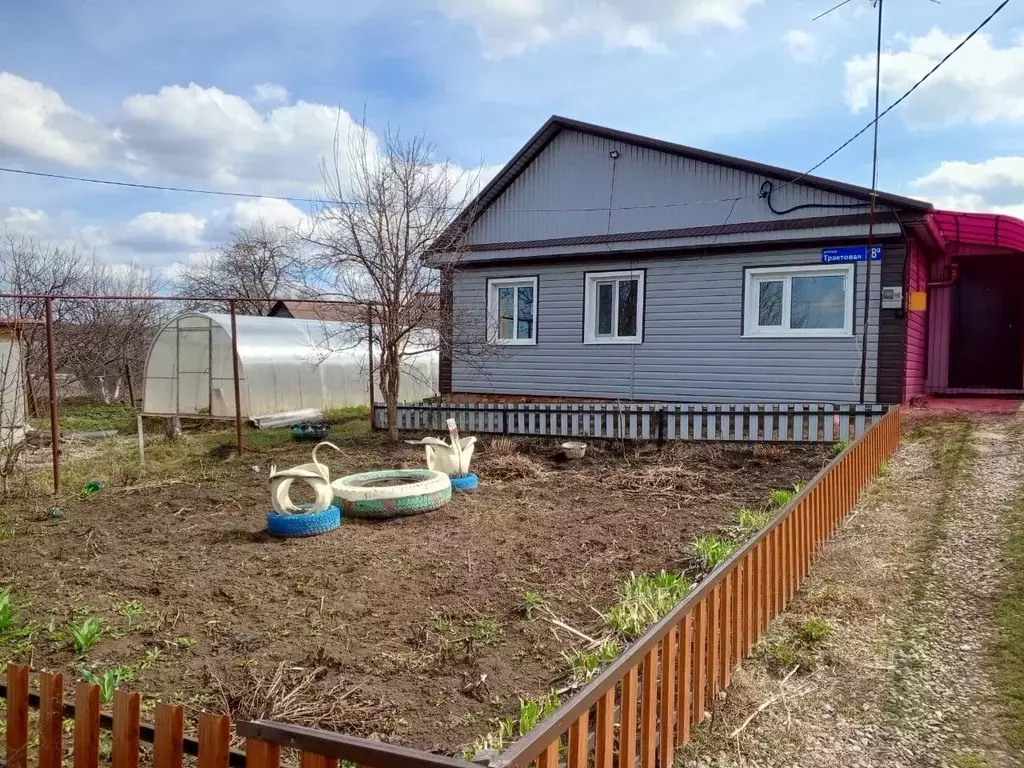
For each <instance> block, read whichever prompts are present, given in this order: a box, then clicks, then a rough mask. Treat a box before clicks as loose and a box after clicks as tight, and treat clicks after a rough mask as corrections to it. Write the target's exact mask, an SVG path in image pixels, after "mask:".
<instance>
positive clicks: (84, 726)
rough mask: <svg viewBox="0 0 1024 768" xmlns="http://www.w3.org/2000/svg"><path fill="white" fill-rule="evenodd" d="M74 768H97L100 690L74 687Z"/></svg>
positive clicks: (84, 684)
mask: <svg viewBox="0 0 1024 768" xmlns="http://www.w3.org/2000/svg"><path fill="white" fill-rule="evenodd" d="M74 760H75V768H97V766H98V765H99V762H100V689H99V686H96V685H89V684H88V683H78V685H76V686H75V758H74Z"/></svg>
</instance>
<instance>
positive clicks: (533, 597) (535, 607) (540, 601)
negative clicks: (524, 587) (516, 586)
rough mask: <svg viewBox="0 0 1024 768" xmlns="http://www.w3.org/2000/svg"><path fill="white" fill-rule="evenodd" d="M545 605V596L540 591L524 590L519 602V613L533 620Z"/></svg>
mask: <svg viewBox="0 0 1024 768" xmlns="http://www.w3.org/2000/svg"><path fill="white" fill-rule="evenodd" d="M544 605H545V601H544V597H543V596H542V595H541V594H540V593H539V592H530V591H526V592H523V597H522V600H521V601H520V603H519V613H521V614H522V615H523V617H524V618H526V619H530V620H532V619H533V618H534V617H535V616H536V615H537V612H538V611H540V609H541V608H543V607H544Z"/></svg>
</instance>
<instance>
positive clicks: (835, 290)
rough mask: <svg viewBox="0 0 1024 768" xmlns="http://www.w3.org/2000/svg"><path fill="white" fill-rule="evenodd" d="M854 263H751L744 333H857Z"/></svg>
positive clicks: (829, 334) (791, 334) (751, 334)
mask: <svg viewBox="0 0 1024 768" xmlns="http://www.w3.org/2000/svg"><path fill="white" fill-rule="evenodd" d="M853 269H854V265H853V264H842V265H836V266H818V265H816V264H815V265H812V266H806V267H769V268H765V269H748V270H747V271H746V287H745V292H746V299H745V303H744V329H743V333H744V335H745V336H850V335H852V334H853V274H854V273H853Z"/></svg>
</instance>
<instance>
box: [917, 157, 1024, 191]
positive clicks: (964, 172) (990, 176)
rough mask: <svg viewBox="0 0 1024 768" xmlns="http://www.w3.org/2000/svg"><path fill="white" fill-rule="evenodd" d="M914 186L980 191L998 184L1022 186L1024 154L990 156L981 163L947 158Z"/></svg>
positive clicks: (1023, 181)
mask: <svg viewBox="0 0 1024 768" xmlns="http://www.w3.org/2000/svg"><path fill="white" fill-rule="evenodd" d="M913 185H914V186H916V187H922V188H944V189H957V190H971V191H974V192H982V191H985V190H991V189H997V188H1000V187H1024V157H993V158H991V159H989V160H985V161H983V162H980V163H967V162H964V161H963V160H946V161H944V162H942V163H939V166H938V167H937V168H936V169H935V170H934V171H932V172H931V173H928V174H926V175H924V176H922V177H920V178H919V179H915V180H914V181H913Z"/></svg>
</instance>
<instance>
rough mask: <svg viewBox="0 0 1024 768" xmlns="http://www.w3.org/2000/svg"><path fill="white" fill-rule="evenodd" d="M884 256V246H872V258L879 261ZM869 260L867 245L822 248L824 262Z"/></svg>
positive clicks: (836, 262) (838, 262)
mask: <svg viewBox="0 0 1024 768" xmlns="http://www.w3.org/2000/svg"><path fill="white" fill-rule="evenodd" d="M881 258H882V246H880V245H873V246H871V260H872V261H878V260H879V259H881ZM867 260H868V247H867V246H866V245H840V246H837V247H835V248H822V249H821V263H822V264H851V263H853V262H857V261H867Z"/></svg>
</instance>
